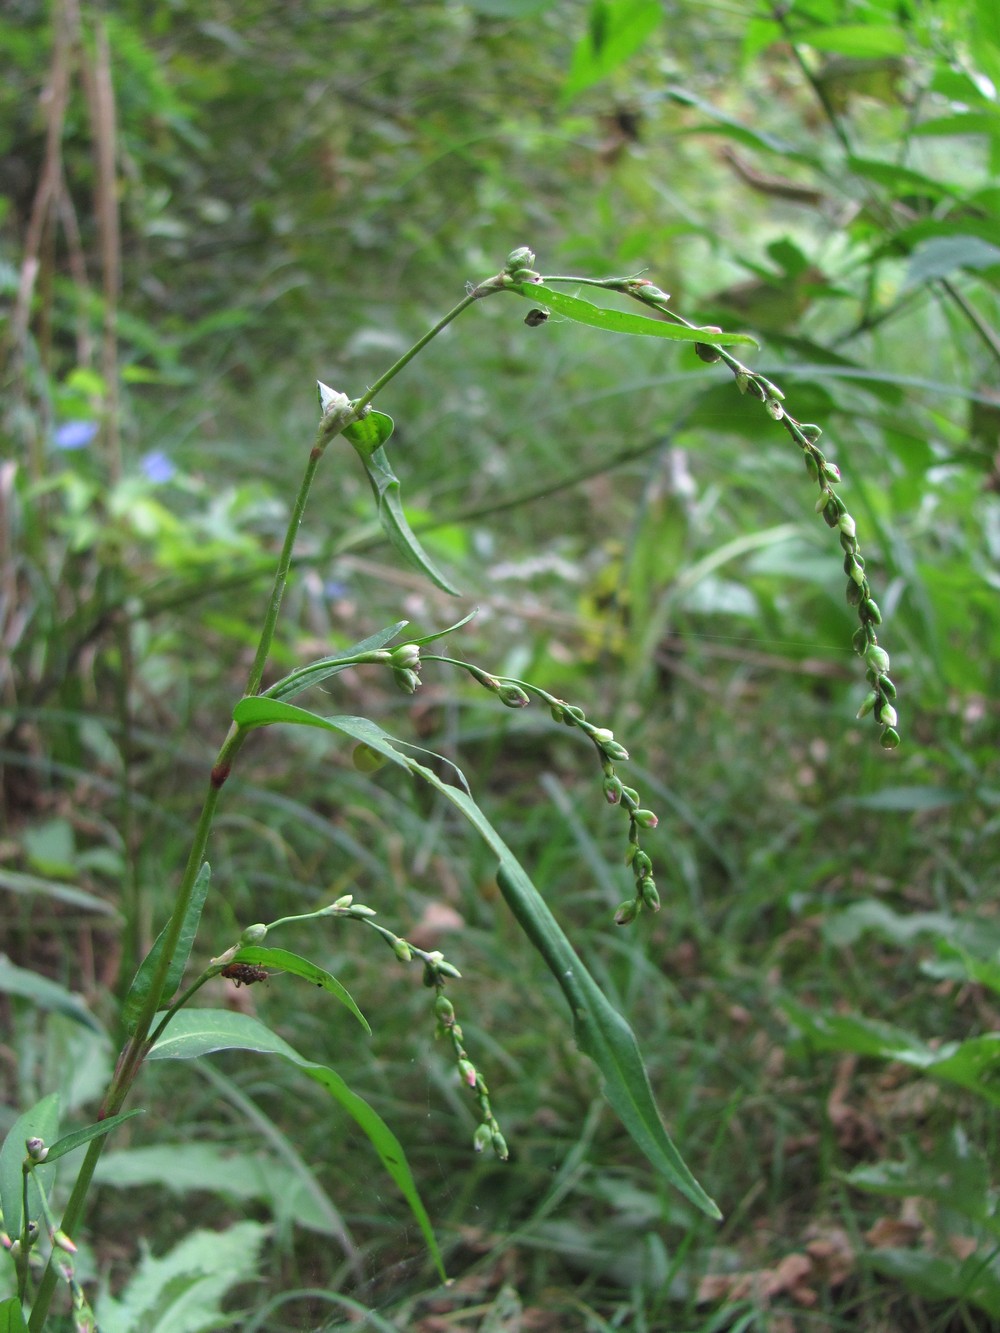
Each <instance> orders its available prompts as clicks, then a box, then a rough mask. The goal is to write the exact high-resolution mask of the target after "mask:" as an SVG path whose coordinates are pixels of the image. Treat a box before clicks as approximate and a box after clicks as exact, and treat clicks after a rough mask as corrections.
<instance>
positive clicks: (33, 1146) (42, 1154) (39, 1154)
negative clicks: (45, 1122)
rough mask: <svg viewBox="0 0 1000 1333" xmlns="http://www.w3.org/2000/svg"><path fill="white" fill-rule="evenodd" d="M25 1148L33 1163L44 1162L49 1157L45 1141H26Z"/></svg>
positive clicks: (37, 1139)
mask: <svg viewBox="0 0 1000 1333" xmlns="http://www.w3.org/2000/svg"><path fill="white" fill-rule="evenodd" d="M24 1148H25V1151H26V1152H27V1154H28V1156H29V1157H30V1158H31V1160H32V1161H33V1162H44V1161H45V1159H46V1157H48V1155H49V1150H48V1148H46V1146H45V1140H44V1139H39V1138H30V1139H25V1141H24Z"/></svg>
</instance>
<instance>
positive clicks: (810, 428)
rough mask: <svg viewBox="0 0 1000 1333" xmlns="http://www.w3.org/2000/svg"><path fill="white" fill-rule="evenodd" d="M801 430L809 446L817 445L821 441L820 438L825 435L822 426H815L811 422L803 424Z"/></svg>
mask: <svg viewBox="0 0 1000 1333" xmlns="http://www.w3.org/2000/svg"><path fill="white" fill-rule="evenodd" d="M799 430H800V431H801V432H802V434H803V435H804V436H805V438H806V440H807V441H808V443H809V444H815V443H816V441H817V440H818V439H819V437H820V436H821V435H822V434H823V428H822V427H821V426H817V425H815V424H814V423H813V422H811V421H804V422H802V424H801V425H800V426H799Z"/></svg>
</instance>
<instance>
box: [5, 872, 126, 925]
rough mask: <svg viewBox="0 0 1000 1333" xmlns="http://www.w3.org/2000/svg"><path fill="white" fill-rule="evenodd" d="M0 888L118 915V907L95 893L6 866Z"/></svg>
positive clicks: (92, 910)
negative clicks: (9, 868)
mask: <svg viewBox="0 0 1000 1333" xmlns="http://www.w3.org/2000/svg"><path fill="white" fill-rule="evenodd" d="M0 889H9V890H10V892H11V893H24V894H37V895H38V896H39V897H42V898H55V899H56V900H57V901H58V902H61V903H69V905H70V906H71V907H82V908H85V909H86V910H87V911H88V912H100V913H101V914H102V915H104V916H115V917H116V916H118V911H117V909H116V908H115V907H114V906H113V905H112V904H111V903H106V902H105V901H104V899H103V898H98V897H96V895H95V894H93V893H87V892H86V890H84V889H75V888H72V887H71V886H70V885H69V884H60V883H59V882H58V881H57V880H54V879H42V877H41V876H40V875H26V874H24V872H23V871H20V870H8V869H6V867H4V868H3V869H0Z"/></svg>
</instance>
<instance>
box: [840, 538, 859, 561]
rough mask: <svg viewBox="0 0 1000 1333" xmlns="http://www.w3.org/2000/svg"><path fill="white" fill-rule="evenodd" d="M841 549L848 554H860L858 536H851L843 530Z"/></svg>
mask: <svg viewBox="0 0 1000 1333" xmlns="http://www.w3.org/2000/svg"><path fill="white" fill-rule="evenodd" d="M840 549H841V550H842V551H846V552H847V554H848V555H857V554H858V541H857V538H856V537H849V536H848V535H847V533H846V532H842V533H841V534H840ZM859 559H860V557H859Z"/></svg>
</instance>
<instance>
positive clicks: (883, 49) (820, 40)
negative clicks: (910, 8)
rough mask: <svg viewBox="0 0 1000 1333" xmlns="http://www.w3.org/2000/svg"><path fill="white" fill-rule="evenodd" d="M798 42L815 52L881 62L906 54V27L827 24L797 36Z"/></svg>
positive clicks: (871, 24) (873, 24)
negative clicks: (889, 57) (827, 52)
mask: <svg viewBox="0 0 1000 1333" xmlns="http://www.w3.org/2000/svg"><path fill="white" fill-rule="evenodd" d="M795 41H796V42H797V43H800V44H801V45H803V46H811V47H812V48H813V50H815V51H830V52H832V53H833V54H834V55H838V56H851V57H853V58H854V59H856V60H878V59H880V58H884V57H885V56H905V55H906V33H905V31H904V30H903V28H902V27H900V26H898V25H892V24H888V23H885V24H879V23H844V24H824V25H823V27H821V28H810V29H809V30H808V32H799V33H796V34H795Z"/></svg>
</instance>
